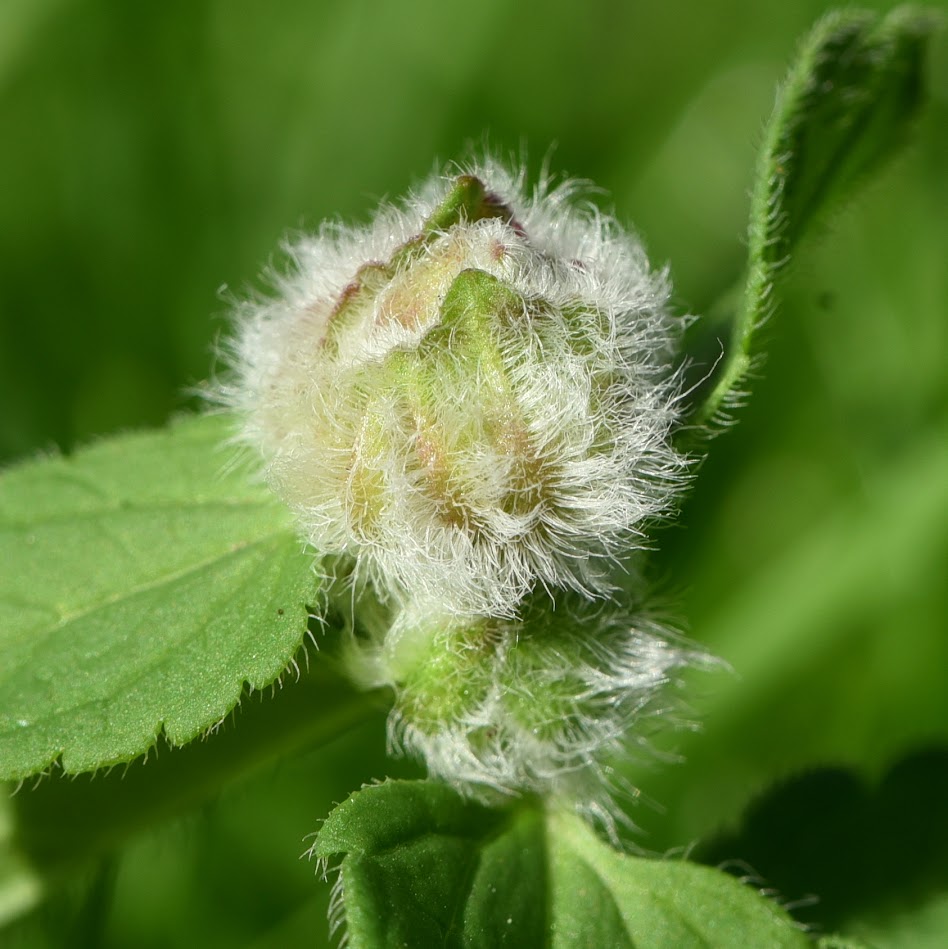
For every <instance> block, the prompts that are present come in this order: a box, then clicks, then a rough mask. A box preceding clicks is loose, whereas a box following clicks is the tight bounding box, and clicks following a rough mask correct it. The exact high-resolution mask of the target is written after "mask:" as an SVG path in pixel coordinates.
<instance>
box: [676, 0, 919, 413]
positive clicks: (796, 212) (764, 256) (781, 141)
mask: <svg viewBox="0 0 948 949" xmlns="http://www.w3.org/2000/svg"><path fill="white" fill-rule="evenodd" d="M932 29H933V20H932V18H931V17H930V16H928V15H925V14H922V13H919V12H918V11H916V10H913V9H912V8H909V7H899V8H897V9H895V10H893V11H892V12H891V13H889V14H888V16H886V17H885V19H883V20H882V21H881V22H878V20H877V17H876V16H875V15H874V14H871V13H866V12H860V11H853V10H845V11H839V12H836V13H832V14H830V15H828V16H827V17H825V18H824V19H823V20H821V21H820V22H819V23H818V24H817V25H816V26H815V27H814V29H813V31H812V33H811V34H810V36H809V37H808V38H807V39H806V41H805V42H804V43H803V46H802V47H801V49H800V52H799V54H798V56H797V59H796V62H795V64H794V65H793V67H792V68H791V70H790V73H789V75H788V77H787V79H786V81H785V82H784V84H783V87H782V88H781V90H780V94H779V96H778V98H777V104H776V106H775V108H774V111H773V114H772V115H771V117H770V121H769V123H768V125H767V128H766V132H765V136H764V146H763V149H762V151H761V154H760V158H759V159H758V165H757V172H756V177H755V182H754V190H753V195H752V198H751V212H750V224H749V228H748V265H747V275H746V281H745V284H744V290H743V298H742V299H741V300H736V299H734V300H727V301H722V308H721V311H719V312H717V313H713V314H712V316H711V319H710V320H709V323H708V325H707V326H706V327H704V328H703V329H700V330H699V332H703V333H704V335H705V338H704V339H703V340H701V341H698V342H696V343H695V344H694V345H693V347H692V351H693V352H701V351H703V352H701V355H696V356H695V371H701V372H704V373H707V372H708V366H709V365H710V364H711V363H712V361H713V360H714V359H716V358H718V357H721V358H720V359H719V361H718V363H717V365H716V368H715V369H714V371H712V372H711V373H710V375H707V377H706V378H705V379H704V380H703V381H702V382H701V383H700V384H699V385H698V386H697V388H696V397H695V405H696V409H695V411H694V414H693V416H692V417H691V419H690V420H689V421H690V423H693V424H696V425H699V426H700V425H702V424H706V423H708V422H711V421H712V420H714V419H715V418H716V417H720V415H721V412H722V410H724V409H726V408H727V406H728V404H729V402H733V401H734V398H735V392H736V390H737V389H738V387H739V386H740V385H741V382H742V380H743V379H744V377H745V376H746V374H747V371H748V369H749V368H750V366H751V363H752V360H753V357H754V355H755V353H754V345H753V344H754V341H755V331H756V329H757V327H758V326H759V325H760V323H761V322H762V321H763V320H764V319H765V318H766V317H767V316H768V314H769V313H770V312H771V310H772V309H773V306H774V279H775V277H776V275H777V273H778V271H779V270H780V268H781V267H782V266H783V265H784V264H785V263H786V261H787V259H788V257H789V255H790V254H791V252H792V251H793V250H794V249H795V247H796V244H797V242H798V241H799V239H800V238H801V237H802V236H803V235H804V234H805V232H806V231H807V230H808V229H809V228H810V227H811V226H812V225H813V224H814V223H815V222H817V221H818V220H819V219H821V218H824V217H825V216H826V214H827V213H828V212H829V211H831V210H832V209H833V208H834V207H836V206H838V205H839V203H840V201H841V200H842V199H844V198H846V197H847V196H848V195H849V194H850V193H851V191H852V190H853V187H854V186H855V185H856V184H858V183H859V182H860V181H861V180H862V179H864V178H866V177H867V176H868V175H869V174H870V173H871V172H872V171H873V170H874V169H875V168H876V167H877V166H878V165H880V164H881V163H882V162H883V161H884V160H885V159H887V158H888V157H890V156H891V155H892V154H893V153H894V152H895V151H896V149H897V148H898V147H899V146H900V145H901V144H902V143H903V141H904V138H905V133H906V129H907V126H908V125H909V123H910V121H911V120H912V119H913V118H914V116H915V114H916V112H917V111H918V108H919V106H920V105H921V103H922V99H923V81H922V67H923V61H924V53H925V47H926V43H927V40H928V37H929V35H930V34H931V31H932ZM725 314H726V315H727V316H731V315H733V317H734V319H733V324H732V327H731V330H730V337H731V338H730V340H729V341H728V343H727V344H726V347H725V349H724V352H723V354H722V352H721V346H722V344H721V342H720V341H719V338H718V337H719V335H720V333H719V330H720V324H721V320H722V316H724V315H725Z"/></svg>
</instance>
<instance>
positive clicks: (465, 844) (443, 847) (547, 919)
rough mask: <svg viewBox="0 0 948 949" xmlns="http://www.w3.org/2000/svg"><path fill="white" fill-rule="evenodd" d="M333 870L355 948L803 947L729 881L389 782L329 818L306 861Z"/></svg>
mask: <svg viewBox="0 0 948 949" xmlns="http://www.w3.org/2000/svg"><path fill="white" fill-rule="evenodd" d="M313 852H314V854H315V855H316V856H318V857H320V858H323V859H326V860H328V859H330V858H334V857H338V856H340V855H342V862H341V866H340V873H341V886H342V897H343V900H344V904H343V908H344V913H345V923H346V927H347V930H348V935H349V940H350V943H349V944H350V946H351V947H352V949H382V947H391V949H394V947H396V946H404V945H410V946H435V945H436V946H444V947H462V946H463V947H466V949H467V947H484V949H487V947H494V946H516V947H551V949H576V947H578V946H596V947H600V946H609V947H610V949H623V947H629V949H631V947H636V949H649V947H650V949H666V947H667V949H687V947H701V949H708V947H722V949H724V947H733V946H751V945H753V946H771V947H774V949H780V947H796V946H807V945H809V940H808V939H807V937H806V936H805V935H804V933H803V932H802V931H801V930H800V929H799V928H797V927H796V926H795V925H794V924H793V922H792V921H791V920H790V918H789V917H788V916H787V915H786V914H785V913H784V912H783V911H782V910H781V909H780V908H779V907H777V906H776V905H775V904H774V903H772V902H771V901H769V900H767V899H765V898H763V897H762V896H760V895H759V894H758V893H756V892H755V891H754V890H753V889H751V888H750V887H748V886H745V885H743V884H741V883H739V882H738V881H736V880H735V879H734V878H733V877H730V876H728V875H727V874H725V873H723V872H721V871H718V870H712V869H710V868H708V867H701V866H697V865H695V864H691V863H685V862H682V861H678V860H657V859H655V860H653V859H645V858H641V857H631V856H628V855H625V854H622V853H619V852H617V851H615V850H613V849H612V848H611V847H609V846H608V845H606V844H605V843H603V842H602V841H600V840H599V839H598V838H597V837H596V836H595V834H593V832H592V831H591V830H590V829H589V828H588V827H587V826H586V824H585V823H584V822H583V821H581V820H580V819H579V818H577V817H575V816H573V815H572V814H568V813H563V812H558V811H555V810H548V811H545V810H543V809H542V808H541V807H540V806H539V805H534V804H528V803H521V804H519V805H518V806H515V807H510V808H505V809H503V810H500V809H492V808H488V807H485V806H484V805H481V804H477V803H474V802H471V801H467V800H465V799H464V798H462V797H460V796H459V795H458V794H457V793H455V792H454V791H452V790H451V789H449V788H447V787H446V786H443V785H439V784H436V783H434V782H392V781H390V782H387V783H385V784H382V785H379V786H377V787H371V788H366V789H364V790H362V791H359V792H357V793H356V794H354V795H352V797H350V798H349V799H348V800H347V801H345V802H344V803H343V804H342V805H340V806H339V807H337V808H336V810H334V811H333V812H332V814H330V815H329V817H328V818H327V820H326V823H325V824H324V825H323V827H322V829H321V830H320V832H319V834H318V836H317V840H316V845H315V847H314V849H313Z"/></svg>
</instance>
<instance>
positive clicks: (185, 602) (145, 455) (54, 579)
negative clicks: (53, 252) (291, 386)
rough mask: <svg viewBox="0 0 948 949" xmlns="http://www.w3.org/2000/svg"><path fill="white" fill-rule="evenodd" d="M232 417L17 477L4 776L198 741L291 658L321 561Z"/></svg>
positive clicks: (1, 724)
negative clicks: (161, 740)
mask: <svg viewBox="0 0 948 949" xmlns="http://www.w3.org/2000/svg"><path fill="white" fill-rule="evenodd" d="M227 432H228V423H227V420H226V419H222V418H219V417H213V416H205V417H200V418H192V419H188V420H187V421H183V422H179V423H178V424H176V425H174V426H173V427H172V428H170V429H169V430H167V431H164V432H159V433H156V434H138V435H126V436H122V437H118V438H114V439H111V440H109V441H104V442H101V443H99V444H97V445H94V446H92V447H90V448H87V449H85V450H83V451H80V452H78V453H77V454H76V455H75V456H74V457H72V458H50V459H45V460H40V461H34V462H29V463H26V464H23V465H20V466H18V467H15V468H12V469H10V470H8V471H6V472H5V473H3V475H2V476H0V561H2V562H3V563H4V565H5V568H4V573H3V574H2V576H0V777H3V778H12V779H17V778H22V777H24V776H26V775H29V774H32V773H35V772H37V771H41V770H42V769H44V768H46V767H48V766H49V765H50V764H51V763H52V762H53V761H55V760H56V759H57V758H59V756H60V755H61V756H62V767H63V769H64V770H65V771H67V772H78V771H86V770H91V769H94V768H99V767H102V766H105V765H110V764H115V763H117V762H121V761H128V760H129V759H131V758H134V757H135V756H136V755H139V754H141V753H143V752H144V751H146V750H147V749H148V748H150V747H151V746H152V745H153V744H154V743H155V741H156V739H157V737H158V735H159V733H160V732H161V731H162V730H163V731H164V734H165V736H166V737H167V739H168V741H169V742H170V743H171V744H183V743H184V742H187V741H190V740H191V739H192V738H194V737H196V736H197V735H199V734H200V733H201V732H202V731H204V730H205V729H207V728H208V727H210V726H211V725H213V724H214V723H215V722H218V721H220V720H221V719H222V718H223V717H224V716H225V715H226V714H227V713H228V712H229V711H230V710H231V709H232V708H233V707H234V706H235V705H236V703H237V701H238V699H239V698H240V695H241V692H242V691H243V688H244V683H245V682H246V683H247V684H248V685H249V687H250V688H251V689H259V688H263V687H264V686H266V685H269V684H270V683H271V682H272V681H273V680H274V679H275V678H276V677H277V676H279V674H280V673H281V672H282V671H283V670H284V669H285V668H286V666H287V664H288V663H289V662H290V661H291V660H292V657H293V654H294V653H295V652H296V650H297V649H298V648H299V646H300V644H301V643H302V640H303V636H304V634H305V632H306V624H307V618H308V613H309V610H308V608H307V603H309V602H311V601H312V599H313V597H314V596H315V594H316V588H315V581H314V576H313V572H312V569H311V566H310V563H309V562H308V560H307V558H306V557H305V556H303V555H302V553H301V551H300V542H299V541H298V540H297V538H296V536H295V534H294V533H293V530H292V528H291V527H290V525H289V523H288V520H289V514H288V512H286V511H285V510H283V509H282V507H281V506H280V505H279V504H278V503H277V502H276V501H275V500H274V499H273V498H272V497H271V496H270V495H269V493H268V491H267V490H266V489H265V488H264V487H262V486H261V485H258V484H254V483H253V482H252V480H251V477H250V475H249V473H248V471H247V470H246V469H245V468H243V467H241V466H238V465H235V464H233V463H232V461H233V460H232V459H231V458H230V457H229V455H228V453H227V452H224V451H222V450H221V447H220V446H221V443H222V440H223V439H224V438H225V436H226V434H227ZM229 463H230V464H229Z"/></svg>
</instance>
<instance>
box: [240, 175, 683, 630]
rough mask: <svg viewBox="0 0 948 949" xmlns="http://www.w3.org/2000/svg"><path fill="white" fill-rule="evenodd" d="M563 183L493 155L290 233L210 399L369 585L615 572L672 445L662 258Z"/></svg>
mask: <svg viewBox="0 0 948 949" xmlns="http://www.w3.org/2000/svg"><path fill="white" fill-rule="evenodd" d="M576 198H577V189H576V188H575V186H573V185H569V184H567V185H563V186H560V187H558V188H550V187H548V186H546V185H543V186H541V187H540V188H539V189H538V190H537V192H536V193H535V194H534V195H533V196H532V197H527V196H525V194H524V193H523V189H522V187H521V186H520V185H519V183H518V182H516V181H514V180H513V179H512V178H511V177H510V176H509V175H508V174H507V173H505V172H504V171H503V170H501V169H500V168H499V167H497V166H496V165H495V164H493V163H489V162H488V163H486V164H485V165H484V166H483V167H476V168H473V169H471V171H470V172H469V173H464V174H458V175H455V176H452V177H445V178H440V177H439V178H435V179H434V180H432V181H430V182H429V183H428V184H427V185H425V186H424V188H423V189H422V190H421V191H420V193H418V194H417V195H415V196H413V197H412V198H410V199H409V200H408V201H407V202H405V203H404V204H403V205H402V206H400V207H398V208H394V207H383V208H382V209H381V210H380V211H379V212H378V216H377V218H376V220H375V221H374V223H373V224H371V225H370V226H368V227H366V228H362V229H349V228H345V227H342V226H339V225H331V224H330V225H325V226H324V227H323V228H322V230H321V231H320V233H319V234H318V235H317V236H315V237H312V238H307V239H304V240H302V241H300V242H299V243H298V244H296V245H295V246H294V247H292V248H291V254H292V257H293V259H294V261H295V267H294V269H293V272H292V273H290V274H289V275H288V276H286V277H285V278H282V279H281V280H280V281H279V286H278V290H279V297H278V299H276V300H274V301H272V302H269V303H265V304H262V305H260V304H250V305H247V306H246V307H245V309H244V311H243V312H242V314H241V317H240V321H239V329H238V333H237V338H236V340H235V341H234V343H233V350H234V359H233V363H234V369H235V376H236V378H235V379H234V381H233V383H232V385H231V386H230V387H229V388H228V389H227V390H226V391H225V392H224V398H225V401H227V402H228V403H229V404H231V405H232V406H234V407H235V408H237V409H238V410H239V412H240V414H241V417H242V425H243V428H242V433H241V437H242V440H243V441H244V442H246V443H248V444H250V445H252V446H254V447H255V448H256V449H257V450H258V451H259V452H260V453H261V454H262V456H263V459H264V463H265V468H266V476H267V478H268V480H269V482H270V484H271V485H272V487H273V489H274V490H275V491H276V493H277V494H278V495H279V496H280V497H282V498H283V499H284V500H285V501H286V503H287V504H289V505H290V507H291V508H292V509H293V510H294V511H295V512H296V515H297V517H298V519H299V523H300V525H301V528H302V531H303V533H304V535H305V537H306V539H307V540H308V541H309V543H310V544H312V546H313V547H314V548H315V549H316V551H317V552H318V553H319V554H342V555H348V556H351V557H352V558H353V559H354V561H355V563H356V574H357V576H359V577H361V578H364V579H367V580H368V581H369V582H371V583H372V584H373V585H374V586H375V588H376V591H377V593H378V594H379V595H381V596H382V597H383V598H384V597H388V596H393V595H394V596H395V597H396V598H397V599H400V598H404V597H406V596H409V595H410V596H413V597H419V598H421V599H424V600H428V601H430V600H437V601H439V602H440V603H441V604H443V606H444V607H445V609H446V610H447V611H448V612H450V613H453V614H468V613H480V614H488V615H494V616H498V615H504V616H511V615H513V614H514V612H515V610H516V604H517V603H518V602H519V601H520V600H521V599H522V598H523V597H524V596H525V595H526V594H527V593H528V592H529V591H530V590H531V589H533V588H535V587H536V586H538V585H540V586H543V587H546V588H548V589H549V588H554V587H568V588H572V589H574V590H577V591H580V592H582V593H583V594H585V595H589V596H594V595H598V594H602V593H604V592H605V591H606V590H608V589H609V582H608V572H609V565H610V562H611V561H613V560H615V559H617V558H620V557H622V556H623V555H624V554H625V553H626V552H627V550H628V549H630V548H631V547H635V546H641V538H642V532H643V528H644V526H645V525H646V523H647V521H648V520H649V519H650V518H652V517H653V516H655V515H656V514H658V513H660V512H662V511H663V510H664V509H665V508H666V507H667V506H668V504H669V501H670V498H671V496H672V493H673V490H674V489H675V488H676V487H677V485H678V484H679V483H680V481H681V475H682V471H683V462H682V459H681V457H680V456H678V455H677V454H676V453H675V451H674V450H673V448H672V447H671V445H670V443H669V437H668V436H669V430H670V427H671V425H672V424H673V423H674V421H675V417H676V410H677V388H676V386H677V377H676V373H675V370H674V366H673V345H672V344H673V341H674V338H675V335H676V327H675V321H673V320H672V318H671V317H670V316H669V314H668V313H667V311H666V308H665V304H666V299H667V294H668V288H667V285H666V280H665V277H664V275H663V274H654V273H652V272H651V271H650V270H649V267H648V263H647V261H646V259H645V256H644V253H643V251H642V249H641V247H640V246H639V244H638V243H637V242H636V241H635V240H634V239H633V238H632V237H630V236H629V235H627V234H625V233H623V232H622V231H621V230H620V229H619V228H618V226H617V225H616V224H615V222H614V221H613V220H612V219H611V218H609V217H606V216H604V215H602V214H600V213H599V212H597V211H596V210H595V209H594V208H593V206H592V205H581V204H579V203H578V202H577V200H576Z"/></svg>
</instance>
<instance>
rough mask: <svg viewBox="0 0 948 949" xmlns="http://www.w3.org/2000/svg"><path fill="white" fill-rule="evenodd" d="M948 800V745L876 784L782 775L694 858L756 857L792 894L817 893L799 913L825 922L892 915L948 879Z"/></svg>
mask: <svg viewBox="0 0 948 949" xmlns="http://www.w3.org/2000/svg"><path fill="white" fill-rule="evenodd" d="M946 800H948V750H945V749H932V750H930V751H927V752H924V753H917V754H914V755H912V756H910V757H908V758H905V759H903V760H902V761H900V762H898V763H897V764H896V765H895V766H894V767H893V768H891V769H890V771H889V772H888V774H886V775H885V777H884V778H883V779H882V781H881V782H880V783H879V784H878V786H877V787H871V786H869V784H868V782H867V781H865V780H864V779H863V778H862V777H861V776H857V775H854V774H853V773H852V772H850V771H846V770H844V769H842V768H823V769H820V770H815V771H810V772H808V773H806V774H803V775H800V776H798V777H795V778H792V779H790V780H787V781H784V782H781V783H780V784H779V785H777V786H776V787H774V788H773V789H772V790H771V791H769V792H768V793H767V794H766V795H765V796H764V797H762V798H760V799H759V800H758V801H756V802H755V803H754V804H753V805H752V806H751V807H750V808H749V810H748V812H747V814H746V815H745V817H744V819H743V821H742V826H741V829H740V831H739V832H738V833H736V834H727V835H723V836H720V837H718V839H716V840H714V841H711V842H709V843H708V844H707V845H704V846H702V847H700V848H699V849H698V850H697V851H695V852H694V853H693V857H694V859H696V860H701V861H702V862H705V863H708V864H711V865H715V866H716V865H719V864H721V863H723V862H725V861H733V860H739V861H741V862H742V864H744V865H745V866H746V865H748V864H749V865H750V866H751V867H753V869H754V872H755V874H756V875H757V876H759V877H760V878H762V880H763V881H764V884H765V885H766V886H768V887H774V888H775V889H776V890H777V891H778V892H779V893H780V894H781V895H782V896H783V897H784V898H785V899H789V900H798V899H800V898H804V897H806V896H808V895H810V894H813V895H815V896H816V898H817V899H816V900H815V901H814V903H813V904H812V905H810V906H808V907H801V909H800V910H798V912H797V915H798V916H799V917H800V918H801V920H802V921H803V922H807V923H811V922H812V923H815V924H817V925H819V926H820V927H822V928H824V929H826V928H830V929H842V928H846V927H847V926H848V924H850V923H851V922H852V920H854V919H858V918H859V917H860V916H865V917H868V916H872V917H875V918H876V919H881V918H884V917H890V918H891V917H894V916H896V915H897V914H898V913H899V912H901V911H904V910H906V909H909V908H911V907H912V906H915V905H919V904H923V903H925V902H926V901H927V900H929V899H931V898H932V897H933V896H937V895H938V894H939V893H942V892H944V891H945V889H946V888H948V813H946V811H945V808H944V802H945V801H946ZM896 868H897V871H898V872H893V871H894V870H895V869H896Z"/></svg>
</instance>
